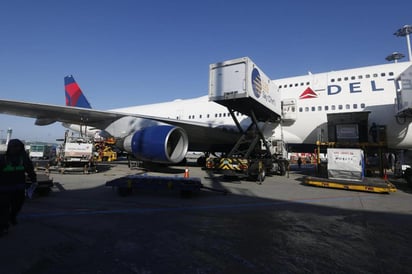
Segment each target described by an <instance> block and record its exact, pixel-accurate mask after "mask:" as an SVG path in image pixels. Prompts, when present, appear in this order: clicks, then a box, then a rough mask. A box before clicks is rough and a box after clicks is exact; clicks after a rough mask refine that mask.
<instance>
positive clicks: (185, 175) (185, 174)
mask: <svg viewBox="0 0 412 274" xmlns="http://www.w3.org/2000/svg"><path fill="white" fill-rule="evenodd" d="M183 178H189V169H188V168H186V169H185V173H184V174H183Z"/></svg>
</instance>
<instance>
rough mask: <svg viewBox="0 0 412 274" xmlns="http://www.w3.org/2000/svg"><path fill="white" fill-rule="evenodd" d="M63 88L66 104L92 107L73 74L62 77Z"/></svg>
mask: <svg viewBox="0 0 412 274" xmlns="http://www.w3.org/2000/svg"><path fill="white" fill-rule="evenodd" d="M64 90H65V93H66V106H71V107H81V108H92V106H91V105H90V103H89V101H87V98H86V96H84V94H83V92H82V90H81V89H80V87H79V85H77V83H76V81H75V80H74V78H73V76H71V75H70V76H66V77H64Z"/></svg>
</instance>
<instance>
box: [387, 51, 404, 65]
mask: <svg viewBox="0 0 412 274" xmlns="http://www.w3.org/2000/svg"><path fill="white" fill-rule="evenodd" d="M403 57H405V55H403V54H402V53H399V52H396V51H395V52H394V53H392V54H391V55H388V56H386V58H385V59H386V60H387V61H389V62H391V61H395V63H398V60H399V59H402V58H403Z"/></svg>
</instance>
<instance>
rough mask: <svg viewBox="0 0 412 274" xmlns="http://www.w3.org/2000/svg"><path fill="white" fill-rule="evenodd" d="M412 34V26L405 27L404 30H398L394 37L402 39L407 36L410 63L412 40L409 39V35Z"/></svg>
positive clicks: (411, 58) (411, 59)
mask: <svg viewBox="0 0 412 274" xmlns="http://www.w3.org/2000/svg"><path fill="white" fill-rule="evenodd" d="M411 33H412V26H411V25H405V26H403V27H402V28H400V29H398V30H397V31H396V32H395V33H394V35H396V36H398V37H400V36H402V37H403V36H405V37H406V42H407V43H408V55H409V61H412V51H411V40H410V37H409V34H411Z"/></svg>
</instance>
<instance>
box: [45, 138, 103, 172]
mask: <svg viewBox="0 0 412 274" xmlns="http://www.w3.org/2000/svg"><path fill="white" fill-rule="evenodd" d="M56 169H57V170H58V171H59V172H61V173H64V172H66V171H69V172H70V171H73V172H83V173H89V172H93V171H96V166H95V163H94V142H93V139H92V138H89V137H86V136H73V135H71V136H69V132H68V131H66V134H65V138H64V141H63V144H62V145H61V148H60V151H59V154H58V157H57V166H54V167H50V170H56Z"/></svg>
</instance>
